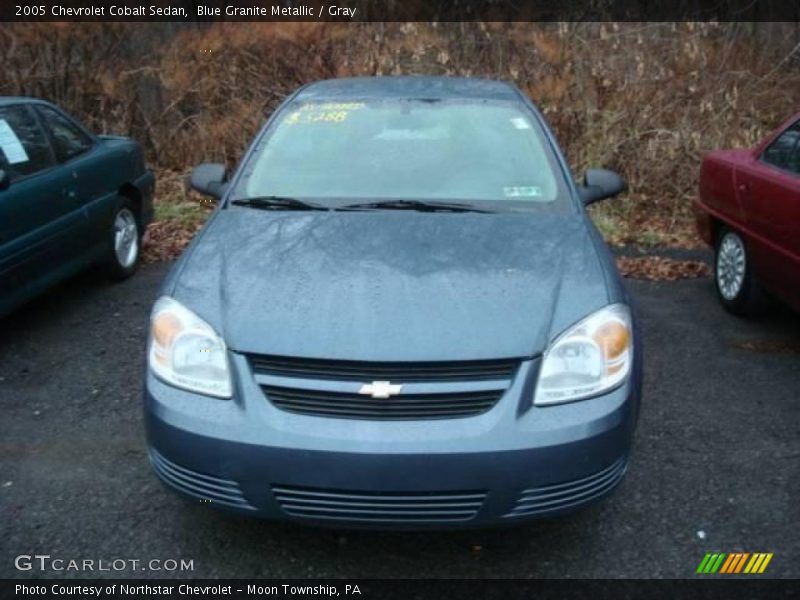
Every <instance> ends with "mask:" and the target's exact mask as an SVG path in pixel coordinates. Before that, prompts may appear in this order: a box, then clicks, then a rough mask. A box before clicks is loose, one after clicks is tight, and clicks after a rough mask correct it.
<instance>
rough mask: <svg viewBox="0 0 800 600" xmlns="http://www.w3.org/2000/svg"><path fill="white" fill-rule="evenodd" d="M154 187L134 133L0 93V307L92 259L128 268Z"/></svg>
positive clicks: (110, 267) (124, 271)
mask: <svg viewBox="0 0 800 600" xmlns="http://www.w3.org/2000/svg"><path fill="white" fill-rule="evenodd" d="M154 188H155V179H154V176H153V173H152V172H151V171H150V170H148V169H147V167H146V165H145V161H144V154H143V151H142V148H141V146H140V145H139V144H138V143H137V142H135V141H133V140H131V139H128V138H124V137H115V136H107V135H95V134H94V133H92V132H91V131H89V130H88V129H86V127H84V126H83V125H82V124H80V123H79V122H78V121H76V120H75V119H73V118H72V117H70V116H69V115H67V114H66V113H64V112H63V111H62V110H60V109H59V108H58V107H56V106H54V105H52V104H50V103H48V102H44V101H42V100H36V99H33V98H10V97H0V316H2V315H4V314H7V313H8V312H9V311H11V310H12V309H13V308H15V307H16V306H18V305H19V304H21V303H22V302H24V301H26V300H28V299H29V298H31V297H33V296H35V295H36V294H39V293H40V292H42V291H44V290H46V289H47V288H49V287H51V286H52V285H54V284H56V283H58V282H59V281H61V280H63V279H65V278H67V277H69V276H70V275H73V274H74V273H76V272H78V271H80V270H82V269H84V268H86V267H89V266H91V265H101V266H102V267H103V268H104V269H105V270H106V272H107V273H108V274H109V275H110V276H111V277H112V278H115V279H124V278H126V277H129V276H130V275H132V274H133V273H134V271H135V270H136V265H137V262H138V260H139V253H140V249H141V241H142V235H143V234H144V231H145V228H146V227H147V224H148V223H149V222H150V220H151V218H152V215H153V192H154Z"/></svg>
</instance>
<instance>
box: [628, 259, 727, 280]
mask: <svg viewBox="0 0 800 600" xmlns="http://www.w3.org/2000/svg"><path fill="white" fill-rule="evenodd" d="M617 268H618V269H619V272H620V274H621V275H622V276H623V277H628V278H630V279H645V280H648V281H676V280H678V279H696V278H698V277H710V276H711V267H709V266H708V265H707V264H706V263H704V262H702V261H699V260H675V259H671V258H664V257H661V256H636V257H631V256H619V257H617Z"/></svg>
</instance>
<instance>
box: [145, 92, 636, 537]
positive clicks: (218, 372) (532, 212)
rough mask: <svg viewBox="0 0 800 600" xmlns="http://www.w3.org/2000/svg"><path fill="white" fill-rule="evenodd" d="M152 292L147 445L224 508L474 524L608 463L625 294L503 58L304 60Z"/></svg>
mask: <svg viewBox="0 0 800 600" xmlns="http://www.w3.org/2000/svg"><path fill="white" fill-rule="evenodd" d="M191 183H192V185H193V186H194V187H195V188H196V189H197V190H199V191H202V192H205V193H207V194H209V195H211V196H215V197H217V198H219V204H218V207H217V210H216V212H215V213H214V214H213V216H212V217H211V219H210V220H209V221H208V224H207V225H206V227H205V228H204V229H203V230H202V232H201V233H200V234H199V235H198V236H197V237H196V239H195V240H194V241H193V243H192V245H191V246H190V248H189V249H188V250H187V251H186V252H185V253H184V255H183V256H182V257H181V259H180V260H179V261H178V263H177V264H176V265H175V266H174V267H173V268H172V271H171V273H170V275H169V276H168V278H167V280H166V282H165V284H164V286H163V289H162V291H161V295H160V297H159V298H158V300H157V301H156V303H155V306H154V307H153V311H152V317H151V332H150V340H149V344H148V347H147V361H148V368H147V372H146V381H145V394H144V402H145V415H146V427H147V439H148V444H149V451H150V459H151V462H152V466H153V469H154V470H155V472H156V474H157V475H158V476H159V477H160V478H161V480H162V481H163V482H164V483H165V484H166V485H167V486H169V487H170V488H172V489H173V490H175V491H176V492H178V493H180V494H182V495H183V496H185V497H188V498H190V499H192V500H193V501H196V502H201V503H203V504H204V505H207V506H212V507H217V508H222V509H228V510H233V511H236V512H239V513H243V514H250V515H257V516H262V517H268V518H274V519H285V520H292V521H299V522H306V523H314V524H329V525H337V526H348V527H350V526H355V527H376V528H387V527H410V528H418V527H476V526H488V525H491V526H494V525H500V524H513V523H516V522H521V521H524V520H526V519H531V518H535V517H543V516H550V515H555V514H558V513H564V512H567V511H572V510H575V509H578V508H581V507H583V506H586V505H588V504H591V503H593V502H596V501H597V500H599V499H601V498H603V497H604V496H606V495H607V494H609V492H611V491H612V490H613V489H614V488H615V487H616V486H617V484H618V483H619V482H620V480H621V479H622V477H623V475H624V473H625V470H626V466H627V461H628V456H629V452H630V448H631V441H632V437H633V432H634V428H635V424H636V421H637V414H638V408H639V398H640V392H641V368H642V365H641V343H640V336H639V331H638V328H637V324H636V320H635V317H634V313H633V310H632V308H631V299H630V297H629V296H628V293H627V292H626V290H625V288H624V287H623V285H622V283H621V281H620V278H619V276H618V274H617V271H616V268H615V265H614V262H613V260H612V257H611V256H610V254H609V252H608V249H607V248H606V246H605V244H604V242H603V240H602V239H601V237H600V235H599V234H598V232H597V230H596V229H595V228H594V226H593V225H592V223H591V221H590V220H589V218H588V217H587V214H586V212H585V210H584V206H585V205H586V204H588V203H590V202H593V201H596V200H600V199H602V198H606V197H610V196H613V195H615V194H617V193H618V192H620V191H621V190H622V187H623V184H622V180H621V179H620V177H619V176H617V175H616V174H615V173H613V172H610V171H606V170H602V169H592V170H589V171H588V172H587V173H586V176H585V179H584V181H583V182H582V184H581V185H577V184H576V183H575V181H574V180H573V178H572V176H571V174H570V171H569V170H568V167H567V164H566V162H565V160H564V157H563V155H562V153H561V151H560V150H559V148H558V146H557V144H556V142H555V140H554V138H553V135H552V134H551V132H550V131H549V129H548V127H547V125H546V123H545V121H544V119H543V117H542V115H541V114H540V113H539V111H538V110H537V109H536V108H535V107H534V106H533V105H532V104H531V102H530V101H529V100H528V99H527V98H526V97H525V96H524V95H523V94H522V93H520V92H519V91H518V90H517V89H516V88H514V87H512V86H510V85H507V84H505V83H499V82H493V81H485V80H471V79H456V78H423V77H420V78H416V77H399V78H394V77H385V78H356V79H343V80H331V81H322V82H318V83H315V84H313V85H309V86H306V87H304V88H302V89H300V90H299V91H297V92H296V93H294V94H293V95H292V96H291V97H289V98H288V99H287V100H286V101H285V102H284V103H283V105H282V106H281V107H280V108H279V109H278V110H276V111H275V113H274V114H273V116H272V117H271V118H270V119H269V121H268V122H267V123H266V125H265V126H264V128H263V130H262V131H261V132H260V133H259V134H258V136H257V137H256V139H255V141H254V142H253V144H252V146H251V147H250V149H249V150H248V151H247V153H246V154H245V156H244V157H243V159H242V161H241V164H240V165H239V167H238V168H237V169H236V170H235V172H234V173H233V174H232V175H231V176H228V174H227V173H226V170H225V168H224V167H223V166H221V165H213V164H205V165H201V166H199V167H197V168H196V169H195V171H194V172H193V174H192V178H191Z"/></svg>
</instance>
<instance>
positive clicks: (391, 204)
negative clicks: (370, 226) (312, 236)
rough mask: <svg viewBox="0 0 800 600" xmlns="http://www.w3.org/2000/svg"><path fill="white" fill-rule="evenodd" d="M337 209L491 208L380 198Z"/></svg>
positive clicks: (480, 210) (428, 210) (446, 210)
mask: <svg viewBox="0 0 800 600" xmlns="http://www.w3.org/2000/svg"><path fill="white" fill-rule="evenodd" d="M336 210H417V211H420V212H459V213H466V212H473V213H488V212H492V211H490V210H484V209H482V208H477V207H475V206H472V205H471V204H460V203H458V202H437V201H435V200H379V201H377V202H362V203H359V204H346V205H345V206H340V207H337V208H336Z"/></svg>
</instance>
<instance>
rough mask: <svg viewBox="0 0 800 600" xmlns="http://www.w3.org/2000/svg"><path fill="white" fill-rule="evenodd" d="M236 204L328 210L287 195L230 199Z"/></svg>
mask: <svg viewBox="0 0 800 600" xmlns="http://www.w3.org/2000/svg"><path fill="white" fill-rule="evenodd" d="M231 204H235V205H236V206H250V207H252V208H261V209H264V210H330V209H329V208H328V207H327V206H323V205H322V204H314V203H313V202H308V201H306V200H298V199H297V198H289V197H288V196H254V197H253V198H237V199H236V200H231Z"/></svg>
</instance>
